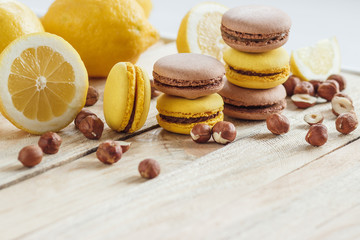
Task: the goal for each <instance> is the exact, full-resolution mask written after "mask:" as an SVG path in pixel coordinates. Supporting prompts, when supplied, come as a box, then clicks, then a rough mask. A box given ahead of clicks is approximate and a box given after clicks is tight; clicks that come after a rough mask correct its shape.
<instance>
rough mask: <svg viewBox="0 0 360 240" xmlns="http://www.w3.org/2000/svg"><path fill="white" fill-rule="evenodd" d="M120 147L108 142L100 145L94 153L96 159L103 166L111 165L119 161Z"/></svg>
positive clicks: (114, 142)
mask: <svg viewBox="0 0 360 240" xmlns="http://www.w3.org/2000/svg"><path fill="white" fill-rule="evenodd" d="M122 154H123V151H122V147H121V145H120V144H119V143H117V142H116V141H112V140H108V141H105V142H103V143H101V144H100V145H99V147H98V149H97V151H96V157H97V158H98V159H99V160H100V161H101V162H102V163H105V164H113V163H116V162H117V161H119V160H120V159H121V156H122Z"/></svg>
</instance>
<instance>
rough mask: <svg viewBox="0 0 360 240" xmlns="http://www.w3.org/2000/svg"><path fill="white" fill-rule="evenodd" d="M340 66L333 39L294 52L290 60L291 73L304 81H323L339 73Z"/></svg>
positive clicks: (337, 45) (337, 46) (337, 48)
mask: <svg viewBox="0 0 360 240" xmlns="http://www.w3.org/2000/svg"><path fill="white" fill-rule="evenodd" d="M340 65H341V63H340V49H339V44H338V42H337V40H336V38H335V37H333V38H330V39H324V40H320V41H319V42H317V43H316V44H315V45H313V46H309V47H304V48H300V49H297V50H294V51H293V52H292V54H291V59H290V67H291V72H292V73H293V74H294V75H297V76H299V77H300V78H302V79H303V80H306V81H309V80H311V79H318V80H325V79H326V78H327V77H328V76H329V75H331V74H336V73H339V72H340Z"/></svg>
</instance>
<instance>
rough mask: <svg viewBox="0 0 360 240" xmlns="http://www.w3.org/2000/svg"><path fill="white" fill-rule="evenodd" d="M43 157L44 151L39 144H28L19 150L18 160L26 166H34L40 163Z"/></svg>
mask: <svg viewBox="0 0 360 240" xmlns="http://www.w3.org/2000/svg"><path fill="white" fill-rule="evenodd" d="M42 158H43V152H42V150H41V148H40V147H39V146H36V145H30V146H26V147H24V148H23V149H21V151H20V152H19V156H18V160H19V161H20V162H21V163H22V164H23V165H24V166H25V167H29V168H30V167H34V166H36V165H38V164H39V163H40V162H41V160H42Z"/></svg>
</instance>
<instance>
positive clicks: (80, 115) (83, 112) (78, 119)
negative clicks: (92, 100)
mask: <svg viewBox="0 0 360 240" xmlns="http://www.w3.org/2000/svg"><path fill="white" fill-rule="evenodd" d="M90 115H93V116H96V115H95V113H93V112H91V111H90V110H87V109H85V108H84V109H82V110H81V111H80V112H79V113H78V115H77V116H76V118H75V120H74V124H75V127H76V128H79V124H80V122H81V121H82V120H83V119H84V118H86V117H87V116H90Z"/></svg>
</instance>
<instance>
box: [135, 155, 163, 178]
mask: <svg viewBox="0 0 360 240" xmlns="http://www.w3.org/2000/svg"><path fill="white" fill-rule="evenodd" d="M138 170H139V173H140V175H141V177H143V178H147V179H152V178H156V177H157V176H158V175H159V174H160V164H159V163H158V162H157V161H155V160H154V159H150V158H149V159H145V160H143V161H141V162H140V164H139V167H138Z"/></svg>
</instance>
